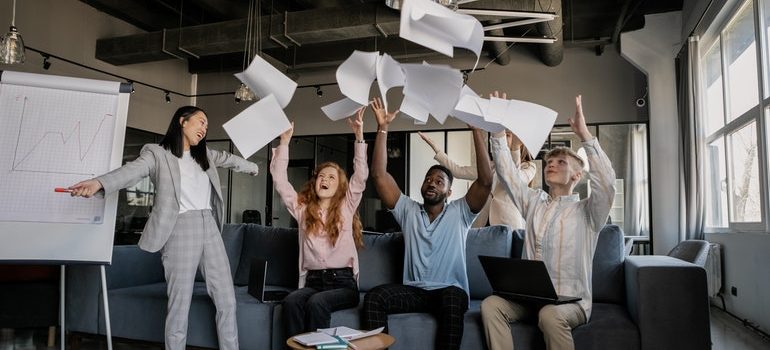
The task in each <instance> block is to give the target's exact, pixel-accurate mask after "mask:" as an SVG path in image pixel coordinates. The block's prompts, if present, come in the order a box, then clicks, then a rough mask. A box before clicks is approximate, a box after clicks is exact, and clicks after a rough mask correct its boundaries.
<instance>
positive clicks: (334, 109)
mask: <svg viewBox="0 0 770 350" xmlns="http://www.w3.org/2000/svg"><path fill="white" fill-rule="evenodd" d="M363 106H364V105H362V104H359V103H358V102H356V101H353V100H351V99H349V98H347V97H345V98H343V99H341V100H339V101H337V102H333V103H331V104H328V105H326V106H323V107H321V111H323V112H324V114H326V116H327V117H329V119H331V120H333V121H338V120H340V119H345V118H347V117H350V116H352V115H353V114H354V113H356V111H357V110H358V109H359V108H361V107H363Z"/></svg>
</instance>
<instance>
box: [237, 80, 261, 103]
mask: <svg viewBox="0 0 770 350" xmlns="http://www.w3.org/2000/svg"><path fill="white" fill-rule="evenodd" d="M255 98H256V96H254V93H253V92H252V91H251V89H249V87H248V86H246V84H244V83H241V86H239V87H238V90H235V102H236V103H240V102H241V101H253V100H254V99H255Z"/></svg>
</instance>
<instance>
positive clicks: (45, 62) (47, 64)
mask: <svg viewBox="0 0 770 350" xmlns="http://www.w3.org/2000/svg"><path fill="white" fill-rule="evenodd" d="M49 58H51V57H50V56H48V55H44V56H43V69H45V70H48V68H51V62H50V61H48V59H49Z"/></svg>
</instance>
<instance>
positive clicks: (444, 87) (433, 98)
mask: <svg viewBox="0 0 770 350" xmlns="http://www.w3.org/2000/svg"><path fill="white" fill-rule="evenodd" d="M401 68H402V69H403V71H404V76H405V83H404V96H405V98H404V99H405V100H406V97H409V98H410V100H413V101H417V102H419V103H420V104H421V105H422V106H423V107H424V108H425V109H427V111H428V112H429V113H430V114H431V115H433V118H436V120H438V121H439V123H442V124H443V123H444V121H446V118H447V116H449V113H451V112H452V110H453V109H454V107H455V106H456V105H457V101H458V100H459V99H460V91H461V90H462V86H463V76H462V73H460V71H459V70H457V69H453V68H449V67H445V66H434V65H429V64H402V65H401ZM401 110H402V111H403V110H404V107H401Z"/></svg>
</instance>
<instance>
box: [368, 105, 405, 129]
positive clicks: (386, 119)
mask: <svg viewBox="0 0 770 350" xmlns="http://www.w3.org/2000/svg"><path fill="white" fill-rule="evenodd" d="M371 106H372V110H373V111H374V117H375V118H377V126H378V128H379V129H383V127H384V128H387V126H388V125H389V124H390V122H392V121H393V119H396V115H398V110H396V111H395V112H391V113H388V111H386V110H385V105H383V104H382V100H381V99H380V98H379V97H375V98H374V100H372V103H371Z"/></svg>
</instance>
